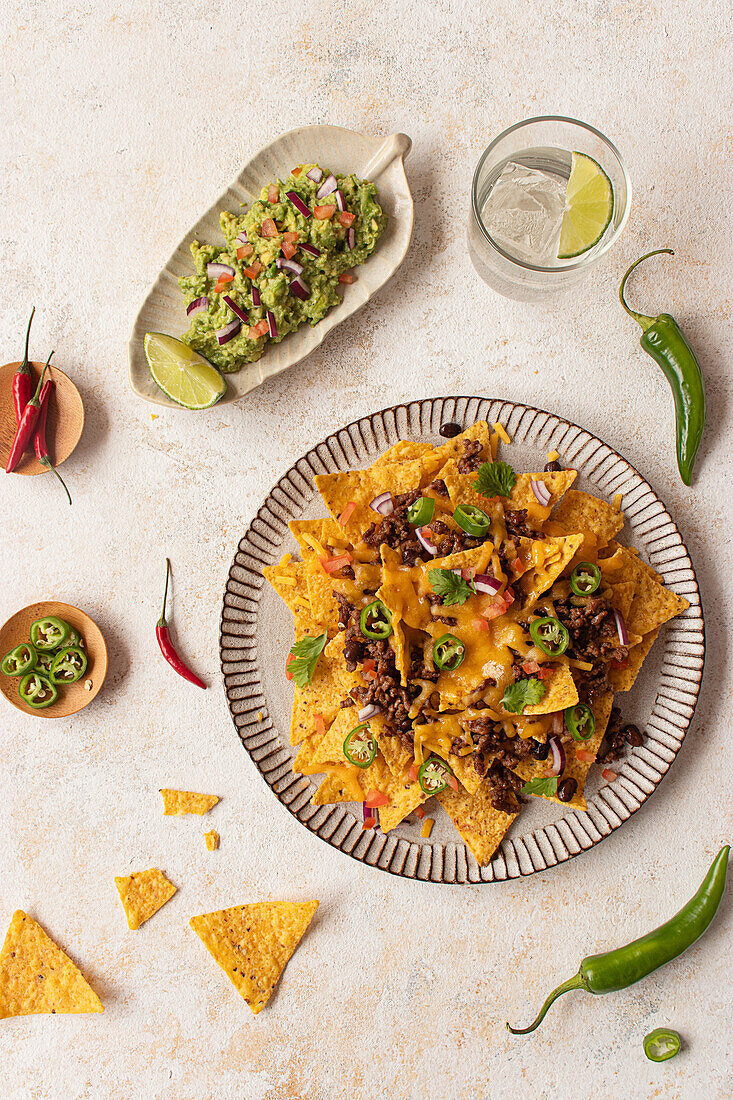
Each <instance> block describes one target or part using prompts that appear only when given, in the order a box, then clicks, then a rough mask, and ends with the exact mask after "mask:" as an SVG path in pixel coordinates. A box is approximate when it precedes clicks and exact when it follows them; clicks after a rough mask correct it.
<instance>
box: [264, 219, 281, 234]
mask: <svg viewBox="0 0 733 1100" xmlns="http://www.w3.org/2000/svg"><path fill="white" fill-rule="evenodd" d="M260 233H261V234H262V236H263V237H276V236H277V226H276V225H275V223H274V221H273V220H272V218H265V220H264V221H263V223H262V228H261V229H260Z"/></svg>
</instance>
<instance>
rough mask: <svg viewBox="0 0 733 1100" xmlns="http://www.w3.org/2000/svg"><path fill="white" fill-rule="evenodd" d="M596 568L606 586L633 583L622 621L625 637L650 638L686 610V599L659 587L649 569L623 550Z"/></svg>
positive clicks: (628, 551)
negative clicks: (626, 633)
mask: <svg viewBox="0 0 733 1100" xmlns="http://www.w3.org/2000/svg"><path fill="white" fill-rule="evenodd" d="M598 564H599V565H600V567H601V572H602V574H603V576H604V578H605V579H606V580H607V581H608V582H609V584H615V583H617V582H618V581H620V580H624V581H628V580H633V581H634V582H635V584H636V592H635V595H634V602H633V603H632V605H631V610H630V612H629V615H628V618H627V620H626V628H627V630H628V631H629V634H639V635H642V636H643V635H646V634H650V633H651V632H652V631H653V630H656V629H657V628H658V627H660V626H662V625H663V623H666V622H667V621H668V620H669V619H673V618H674V617H675V615H679V614H680V612H681V611H685V610H686V609H687V608H688V607H689V606H690V604H689V603H688V601H687V600H686V599H684V598H683V597H682V596H676V595H675V593H674V592H672V591H670V589H669V588H667V587H666V586H665V585H664V584H663V583H662V581H661V579H660V578H659V574H658V573H656V572H655V571H654V570H653V569H652V567H651V566H650V565H647V564H646V562H643V561H641V559H640V558H639V557H638V555H637V554H634V553H632V551H631V550H628V549H627V548H626V547H625V546H618V545H617V547H616V549H615V551H614V553H613V554H612V555H611V556H610V557H608V558H602V559H601V560H600V561H599V563H598Z"/></svg>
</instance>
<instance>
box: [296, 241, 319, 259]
mask: <svg viewBox="0 0 733 1100" xmlns="http://www.w3.org/2000/svg"><path fill="white" fill-rule="evenodd" d="M298 248H299V249H300V251H301V252H307V253H308V255H309V256H320V254H321V253H320V251H319V250H318V249H317V248H316V246H315V245H314V244H305V243H303V244H299V245H298Z"/></svg>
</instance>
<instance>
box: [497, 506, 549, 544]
mask: <svg viewBox="0 0 733 1100" xmlns="http://www.w3.org/2000/svg"><path fill="white" fill-rule="evenodd" d="M504 526H505V527H506V530H507V534H508V535H509V537H510V538H512V539H518V538H525V539H543V538H544V537H545V536H544V535H543V534H542V532H541V531H535V529H534V527H530V526H529V524H528V523H527V509H526V508H517V509H516V510H514V511H513V510H512V509H505V511H504Z"/></svg>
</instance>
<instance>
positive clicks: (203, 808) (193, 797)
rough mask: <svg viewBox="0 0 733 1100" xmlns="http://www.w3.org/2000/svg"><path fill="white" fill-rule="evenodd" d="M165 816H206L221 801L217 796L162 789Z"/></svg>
mask: <svg viewBox="0 0 733 1100" xmlns="http://www.w3.org/2000/svg"><path fill="white" fill-rule="evenodd" d="M160 793H161V794H162V795H163V816H164V817H167V816H169V815H170V814H205V813H208V812H209V810H210V809H211V808H212V807H213V806H216V804H217V802H218V801H219V797H218V795H215V794H196V793H195V791H173V790H170V788H168V787H162V788H161V791H160Z"/></svg>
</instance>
